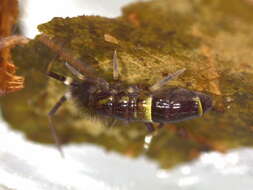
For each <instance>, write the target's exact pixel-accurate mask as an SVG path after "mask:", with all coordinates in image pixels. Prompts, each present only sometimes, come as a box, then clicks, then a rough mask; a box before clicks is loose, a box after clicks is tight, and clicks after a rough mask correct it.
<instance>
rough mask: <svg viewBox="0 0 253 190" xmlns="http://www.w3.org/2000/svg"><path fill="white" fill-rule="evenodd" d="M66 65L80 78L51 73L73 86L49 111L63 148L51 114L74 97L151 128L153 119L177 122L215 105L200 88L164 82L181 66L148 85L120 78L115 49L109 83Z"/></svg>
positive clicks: (97, 110) (99, 110) (161, 122)
mask: <svg viewBox="0 0 253 190" xmlns="http://www.w3.org/2000/svg"><path fill="white" fill-rule="evenodd" d="M66 66H67V68H68V69H69V70H70V71H71V72H72V73H73V74H74V75H75V76H77V77H78V78H79V79H80V81H77V80H72V79H70V78H69V77H64V76H60V75H58V74H56V73H54V72H50V71H49V72H48V75H49V76H50V77H52V78H55V79H57V80H59V81H62V82H63V83H64V84H66V85H69V86H70V90H69V92H67V93H66V94H65V95H64V96H63V97H62V98H61V99H60V100H59V101H58V102H57V103H56V105H55V106H54V107H53V108H52V110H51V111H50V112H49V121H50V128H51V129H52V133H53V135H54V138H55V140H56V143H57V145H58V148H59V149H60V143H59V142H58V138H57V136H56V132H55V129H54V127H53V125H52V122H51V117H52V116H53V115H54V114H55V112H56V111H57V110H58V108H59V107H60V106H61V104H62V103H63V102H65V101H66V100H67V99H69V98H73V99H74V100H75V101H76V102H77V103H78V105H79V106H80V107H86V108H88V109H89V110H91V111H92V112H95V113H97V114H101V115H106V116H109V117H112V118H115V119H121V120H127V121H140V122H143V123H144V124H145V125H146V127H147V129H148V130H149V131H153V130H154V127H153V123H159V127H162V126H163V125H164V123H171V122H178V121H182V120H187V119H191V118H193V117H198V116H202V115H203V114H204V113H205V112H206V111H208V110H209V109H210V108H211V106H212V100H211V98H210V97H209V96H208V95H206V94H204V93H201V92H196V91H192V90H188V89H185V88H165V89H163V88H162V86H163V85H164V84H165V83H166V82H168V81H169V80H172V79H174V78H175V77H177V76H178V75H180V74H181V73H183V72H184V70H185V69H181V70H179V71H177V72H175V73H173V74H171V75H169V76H167V77H166V78H165V79H163V80H162V81H159V82H158V83H156V84H155V85H153V86H151V87H150V88H148V89H144V88H138V87H137V86H130V87H126V86H125V85H124V84H123V83H121V82H120V81H118V80H117V79H118V76H119V74H118V61H117V55H116V51H115V53H114V58H113V68H114V74H113V76H114V79H115V82H112V83H109V82H107V81H105V80H104V79H101V78H91V77H85V76H83V75H82V74H81V73H79V72H78V71H77V70H76V69H75V68H73V67H72V66H71V65H69V64H66Z"/></svg>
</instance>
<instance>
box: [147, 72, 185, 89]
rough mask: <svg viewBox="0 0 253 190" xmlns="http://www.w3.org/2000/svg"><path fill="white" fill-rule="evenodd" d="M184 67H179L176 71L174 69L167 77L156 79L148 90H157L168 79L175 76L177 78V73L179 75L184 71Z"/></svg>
mask: <svg viewBox="0 0 253 190" xmlns="http://www.w3.org/2000/svg"><path fill="white" fill-rule="evenodd" d="M185 70H186V69H185V68H183V69H180V70H178V71H176V72H175V73H172V74H169V75H168V76H167V77H165V78H164V79H162V80H160V81H158V82H157V83H155V84H154V85H152V86H151V87H150V88H149V90H150V91H151V92H154V91H157V90H159V89H161V88H162V86H164V85H165V84H166V83H167V82H168V81H170V80H173V79H175V78H177V77H178V76H179V75H181V74H182V73H183V72H185Z"/></svg>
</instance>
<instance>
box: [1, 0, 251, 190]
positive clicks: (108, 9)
mask: <svg viewBox="0 0 253 190" xmlns="http://www.w3.org/2000/svg"><path fill="white" fill-rule="evenodd" d="M185 1H186V0H185ZM185 1H184V0H180V1H179V2H180V3H179V4H178V7H177V8H178V9H180V10H186V11H187V6H186V5H185V4H188V3H189V2H185ZM133 2H141V3H145V2H146V1H134V0H109V1H103V0H72V1H69V0H64V1H63V0H54V1H49V0H44V1H37V0H20V1H19V2H18V3H19V8H20V9H19V10H20V11H19V15H20V16H19V17H18V23H19V26H18V29H17V28H15V27H14V29H13V30H14V31H17V30H18V31H20V32H21V34H22V35H24V36H26V37H29V38H34V37H35V36H36V35H38V34H39V32H38V30H37V25H39V24H42V23H45V22H48V21H50V20H51V19H52V18H53V17H63V18H65V17H75V16H80V15H99V16H103V17H108V18H116V17H119V16H121V14H122V12H121V8H122V7H124V6H126V5H128V4H130V3H133ZM224 2H225V1H224ZM225 5H226V6H229V4H226V3H225ZM0 6H1V2H0ZM252 14H253V12H252ZM228 20H229V19H228ZM224 22H225V21H224ZM176 24H177V23H176ZM219 24H220V25H221V26H220V27H221V28H222V27H224V28H225V27H226V25H225V24H224V25H222V24H223V23H219ZM250 69H251V68H250ZM8 96H9V95H8ZM0 98H1V99H2V97H0ZM1 101H3V99H2V100H1ZM229 101H230V100H228V102H229ZM5 107H6V105H5ZM21 111H22V110H21ZM14 117H15V116H14ZM207 119H208V118H207ZM204 120H205V119H204ZM204 120H203V121H204ZM19 122H22V120H21V121H19ZM46 122H47V121H45V123H46ZM249 122H251V121H249ZM193 124H194V122H193ZM252 124H253V123H252ZM252 126H253V125H252ZM165 132H166V131H165ZM133 134H134V133H133ZM39 135H40V134H38V136H39ZM42 135H43V134H42ZM234 135H237V134H236V133H234ZM144 136H145V135H143V138H142V139H141V141H143V148H142V149H143V151H142V153H141V154H138V156H136V155H135V154H134V153H133V155H134V156H133V155H131V153H129V152H128V153H125V154H119V153H118V152H117V151H108V149H107V148H105V147H102V146H97V145H95V144H96V143H94V144H92V143H69V144H67V145H64V147H63V150H64V153H65V155H66V158H65V159H62V158H61V157H60V155H59V153H58V152H57V151H56V149H55V147H54V145H50V144H41V143H39V142H36V141H35V142H34V141H31V140H27V138H26V136H25V134H23V133H22V132H21V131H16V130H13V129H12V128H11V127H10V126H9V124H8V123H7V122H6V121H4V119H3V118H1V120H0V139H1V140H0V190H2V189H3V190H8V189H16V190H23V189H24V190H27V189H38V190H44V189H45V190H46V189H56V190H62V189H63V190H64V189H66V190H67V189H71V190H72V189H73V190H75V189H84V188H92V189H94V190H96V189H112V190H113V189H117V190H119V189H122V190H125V189H126V190H127V189H133V190H135V189H147V190H148V189H150V190H151V189H161V190H163V189H164V190H165V189H169V188H171V189H186V190H190V189H194V190H213V189H230V190H239V189H240V190H241V189H244V190H250V189H252V188H253V180H252V177H253V176H252V175H253V149H252V148H245V146H242V147H241V148H234V149H228V150H227V151H224V153H220V151H219V152H217V151H215V148H213V149H210V151H209V150H208V151H203V152H200V154H198V155H199V156H196V157H194V159H192V161H189V162H183V163H180V164H178V163H177V162H175V163H177V164H175V165H173V167H172V168H166V167H167V165H166V167H161V166H163V165H162V164H161V163H160V164H159V163H158V162H157V161H156V160H155V159H154V157H152V156H151V157H149V156H147V155H146V154H145V147H144V145H145V143H146V144H148V145H147V146H149V143H150V139H151V140H152V137H150V136H145V137H144ZM49 138H51V137H49ZM38 141H40V140H38ZM112 144H113V142H112ZM235 147H236V146H235ZM175 149H176V148H175ZM221 149H222V148H221ZM221 149H220V150H221ZM165 153H166V152H165ZM167 157H170V155H167V156H165V158H167Z"/></svg>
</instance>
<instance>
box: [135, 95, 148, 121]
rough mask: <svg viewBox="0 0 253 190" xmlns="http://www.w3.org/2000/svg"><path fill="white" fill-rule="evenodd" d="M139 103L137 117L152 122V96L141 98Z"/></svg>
mask: <svg viewBox="0 0 253 190" xmlns="http://www.w3.org/2000/svg"><path fill="white" fill-rule="evenodd" d="M141 99H142V100H141V101H139V103H138V105H137V118H138V119H139V120H142V121H146V122H152V97H151V96H148V97H144V98H141Z"/></svg>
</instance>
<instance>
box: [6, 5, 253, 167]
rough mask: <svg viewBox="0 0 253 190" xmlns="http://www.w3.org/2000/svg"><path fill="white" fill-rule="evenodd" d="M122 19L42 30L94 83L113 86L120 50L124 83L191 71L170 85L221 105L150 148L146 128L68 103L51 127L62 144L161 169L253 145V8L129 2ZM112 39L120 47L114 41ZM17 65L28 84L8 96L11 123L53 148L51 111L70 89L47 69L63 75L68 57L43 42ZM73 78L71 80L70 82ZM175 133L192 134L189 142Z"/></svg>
mask: <svg viewBox="0 0 253 190" xmlns="http://www.w3.org/2000/svg"><path fill="white" fill-rule="evenodd" d="M122 12H123V15H122V16H121V17H119V18H115V19H109V18H104V17H99V16H80V17H74V18H54V19H53V20H52V21H50V22H49V23H45V24H42V25H40V26H39V27H38V28H39V30H40V31H41V32H42V33H43V35H47V36H48V37H49V38H50V39H52V41H53V42H55V43H57V44H60V45H61V46H62V47H63V49H64V51H67V52H68V53H70V54H71V55H72V56H73V57H74V58H75V59H79V60H81V61H82V63H83V66H84V67H85V66H91V67H92V68H94V71H96V76H97V77H102V78H105V79H107V80H109V81H110V80H112V65H111V61H112V55H113V51H114V50H115V49H117V51H118V56H119V60H120V72H121V80H122V81H124V82H125V83H126V84H140V83H143V84H145V85H151V84H153V83H154V82H156V81H157V80H160V79H161V78H162V77H164V75H167V74H168V73H171V72H174V71H176V70H178V69H181V68H186V69H187V70H186V72H185V73H184V74H183V75H182V76H180V77H179V78H178V79H177V80H175V81H172V82H171V83H169V85H170V86H181V87H187V88H189V89H192V90H199V91H204V92H205V93H208V94H210V95H211V96H212V97H213V100H214V108H213V110H212V111H210V112H209V113H208V114H206V115H205V116H203V117H201V118H196V119H193V120H189V121H184V122H180V123H176V124H169V125H167V126H166V127H164V128H163V129H161V130H159V131H158V132H157V134H156V135H155V136H154V137H153V140H152V143H151V144H150V148H149V149H148V150H144V148H143V145H144V138H145V135H146V134H147V132H146V129H145V127H144V126H143V125H142V124H141V123H130V124H124V123H121V122H118V123H117V124H116V125H115V126H114V127H108V126H107V125H108V123H109V121H108V120H109V119H108V118H97V117H95V119H94V118H93V119H91V117H90V115H88V114H87V113H85V112H81V111H80V109H78V108H77V107H75V106H74V103H73V102H71V101H70V102H68V103H66V104H64V106H63V107H62V108H61V109H60V110H59V112H57V114H56V116H55V118H54V123H55V125H56V127H57V131H58V134H59V136H60V138H61V140H62V141H63V142H64V143H69V142H87V143H92V144H97V145H99V146H102V147H104V148H105V149H107V150H110V151H117V152H119V153H122V154H125V155H128V156H132V157H136V156H139V155H142V154H145V155H147V156H148V157H150V158H152V159H153V160H155V161H157V162H158V163H159V164H160V166H161V167H162V168H170V167H173V166H175V165H177V164H179V163H183V162H185V161H190V160H192V159H194V158H196V157H197V156H198V155H199V153H200V152H203V151H210V150H216V151H222V152H225V151H227V150H229V149H231V148H238V147H242V146H248V147H252V146H253V141H252V138H253V117H252V110H253V93H252V92H253V65H252V63H251V62H252V60H253V54H252V50H253V36H252V31H253V24H252V22H253V5H251V4H250V3H247V2H246V1H245V2H244V1H240V0H232V1H228V0H220V1H218V0H212V1H211V0H205V1H204V0H192V1H183V0H178V1H172V0H155V1H150V2H138V3H134V4H131V5H129V6H127V7H125V8H123V10H122ZM105 35H109V36H111V37H112V38H114V39H115V40H116V41H110V40H109V41H108V40H106V39H105ZM13 57H14V62H15V64H16V65H17V66H18V67H19V72H20V74H22V75H23V76H25V78H26V88H25V89H24V90H22V91H20V92H17V93H15V94H11V95H9V96H7V97H1V107H2V110H3V115H4V118H5V119H6V120H7V121H8V122H9V123H10V125H11V126H12V127H13V128H15V129H18V130H21V131H23V132H24V133H25V134H26V136H27V137H28V138H29V139H31V140H33V141H36V142H42V143H52V142H53V141H52V137H51V134H50V131H49V129H48V127H47V125H48V124H47V112H48V111H49V110H50V108H51V107H52V106H53V105H54V103H55V102H56V101H57V99H58V98H59V97H60V96H61V95H62V94H63V93H64V92H65V91H66V90H67V89H66V87H65V86H63V85H62V84H60V83H58V82H57V81H54V80H52V79H48V78H47V77H46V75H45V72H46V68H47V66H48V64H49V63H50V62H51V61H53V67H52V70H54V71H56V72H58V73H61V74H63V75H69V76H71V74H70V73H69V72H68V71H67V70H66V68H64V66H63V64H62V63H63V62H64V59H63V58H62V57H56V53H55V51H54V50H53V49H52V48H50V47H47V46H45V45H44V44H43V43H42V42H41V41H40V40H39V36H38V37H37V38H35V39H34V40H32V41H31V42H30V43H29V44H27V45H26V46H23V47H17V48H15V49H14V50H13ZM72 77H73V76H72ZM177 129H185V131H186V134H185V135H182V134H180V133H179V132H178V130H177Z"/></svg>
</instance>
